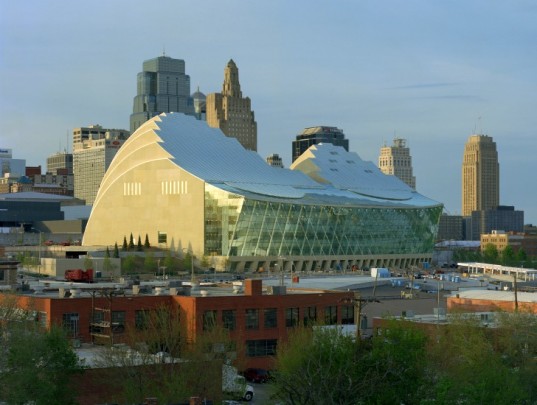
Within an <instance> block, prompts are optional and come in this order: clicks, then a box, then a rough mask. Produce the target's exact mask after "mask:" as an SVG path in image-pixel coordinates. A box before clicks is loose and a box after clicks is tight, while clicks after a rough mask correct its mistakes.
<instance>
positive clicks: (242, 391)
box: [222, 364, 254, 401]
mask: <svg viewBox="0 0 537 405" xmlns="http://www.w3.org/2000/svg"><path fill="white" fill-rule="evenodd" d="M222 391H223V392H224V394H226V395H229V396H232V397H233V398H234V399H243V400H245V401H251V400H252V399H253V397H254V387H252V386H251V385H249V384H247V383H246V379H245V378H244V377H243V376H242V375H240V374H239V373H238V372H237V369H236V368H235V367H233V366H228V365H226V364H224V365H223V366H222Z"/></svg>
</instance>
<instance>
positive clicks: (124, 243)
mask: <svg viewBox="0 0 537 405" xmlns="http://www.w3.org/2000/svg"><path fill="white" fill-rule="evenodd" d="M122 249H123V251H127V250H128V246H127V237H126V236H124V237H123V248H122Z"/></svg>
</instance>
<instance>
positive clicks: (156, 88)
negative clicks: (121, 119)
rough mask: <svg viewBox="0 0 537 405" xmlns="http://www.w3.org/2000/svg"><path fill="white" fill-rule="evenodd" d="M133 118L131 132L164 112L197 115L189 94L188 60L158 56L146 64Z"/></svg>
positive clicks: (138, 89)
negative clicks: (186, 67) (186, 61)
mask: <svg viewBox="0 0 537 405" xmlns="http://www.w3.org/2000/svg"><path fill="white" fill-rule="evenodd" d="M137 81H138V86H137V92H136V96H135V97H134V103H133V108H132V114H131V119H130V128H131V133H133V132H134V131H136V129H137V128H138V127H139V126H140V125H142V124H143V123H144V122H146V121H147V120H148V119H150V118H152V117H154V116H155V115H159V114H160V113H163V112H182V113H185V114H189V115H193V114H194V104H193V101H192V98H191V97H190V76H188V75H186V74H185V61H184V60H182V59H173V58H170V57H169V56H165V55H163V56H159V57H158V58H154V59H149V60H146V61H144V63H143V72H140V73H138V80H137Z"/></svg>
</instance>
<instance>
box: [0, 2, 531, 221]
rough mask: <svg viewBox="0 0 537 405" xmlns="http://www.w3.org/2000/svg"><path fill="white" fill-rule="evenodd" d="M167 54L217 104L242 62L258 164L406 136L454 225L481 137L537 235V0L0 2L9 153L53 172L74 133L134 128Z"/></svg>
mask: <svg viewBox="0 0 537 405" xmlns="http://www.w3.org/2000/svg"><path fill="white" fill-rule="evenodd" d="M163 52H165V53H166V55H167V56H170V57H172V58H178V59H183V60H185V62H186V73H187V74H188V75H189V76H190V79H191V93H193V92H194V91H195V90H196V88H197V87H198V86H199V88H200V91H202V92H203V93H205V94H208V93H214V92H220V91H221V89H222V83H223V79H224V68H225V66H226V64H227V62H228V61H229V59H233V60H234V61H235V63H236V64H237V67H238V68H239V79H240V83H241V90H242V93H243V95H244V96H247V97H250V99H251V102H252V108H253V110H254V111H255V117H256V121H257V127H258V152H259V154H260V155H261V156H262V157H263V158H265V157H266V156H268V155H270V154H272V153H278V154H279V155H280V156H282V158H283V160H284V165H285V166H286V167H289V165H290V164H291V142H292V141H293V140H294V139H295V137H296V135H297V134H299V133H300V132H301V131H302V130H303V129H304V128H306V127H311V126H318V125H326V126H335V127H338V128H340V129H342V130H343V131H344V133H345V136H346V137H347V138H348V139H349V150H350V151H352V152H356V153H357V154H358V155H359V156H360V157H361V158H362V159H364V160H368V161H372V162H374V163H375V164H377V161H378V156H379V152H380V148H381V147H382V146H383V145H384V144H388V145H389V144H391V143H392V140H393V138H394V137H400V138H404V139H406V140H407V146H409V147H410V153H411V155H412V161H413V168H414V175H415V176H416V186H417V190H418V191H419V192H420V193H421V194H424V195H425V196H427V197H429V198H432V199H434V200H436V201H439V202H442V203H443V204H444V205H445V211H446V212H447V213H449V214H460V213H461V164H462V155H463V151H464V144H465V143H466V141H467V139H468V137H469V136H470V135H471V134H473V133H483V134H487V135H489V136H491V137H492V138H493V139H494V141H495V142H496V144H497V150H498V155H499V162H500V203H501V204H502V205H514V206H515V208H516V209H517V210H523V211H524V212H525V221H524V222H525V223H533V224H537V180H536V173H537V2H535V1H533V0H517V1H497V0H483V1H480V0H474V1H468V0H445V1H440V0H438V1H434V0H399V1H396V0H393V1H389V0H371V1H362V0H339V1H324V0H293V1H289V0H270V1H268V0H267V1H252V0H229V1H227V0H206V1H185V0H170V1H159V0H153V1H151V2H147V1H139V0H106V1H105V0H93V1H85V2H82V1H72V0H70V1H64V0H47V1H46V2H45V1H42V0H26V1H12V0H0V122H1V128H2V130H1V131H0V148H10V149H12V150H13V157H14V158H18V159H26V164H27V165H29V166H34V165H42V167H43V170H45V168H46V158H47V156H49V155H51V154H53V153H55V152H58V151H63V150H64V149H67V150H69V151H70V150H71V147H72V139H71V138H72V135H71V133H72V130H73V128H76V127H81V126H87V125H90V124H100V125H102V126H103V127H104V128H122V129H129V116H130V114H131V113H132V107H133V97H134V96H135V95H136V75H137V73H138V72H140V71H141V70H142V63H143V61H144V60H147V59H151V58H154V57H157V56H160V55H162V54H163Z"/></svg>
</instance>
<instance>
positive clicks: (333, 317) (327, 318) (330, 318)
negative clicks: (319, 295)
mask: <svg viewBox="0 0 537 405" xmlns="http://www.w3.org/2000/svg"><path fill="white" fill-rule="evenodd" d="M336 323H337V307H336V306H335V305H331V306H329V307H324V324H325V325H335V324H336Z"/></svg>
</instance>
